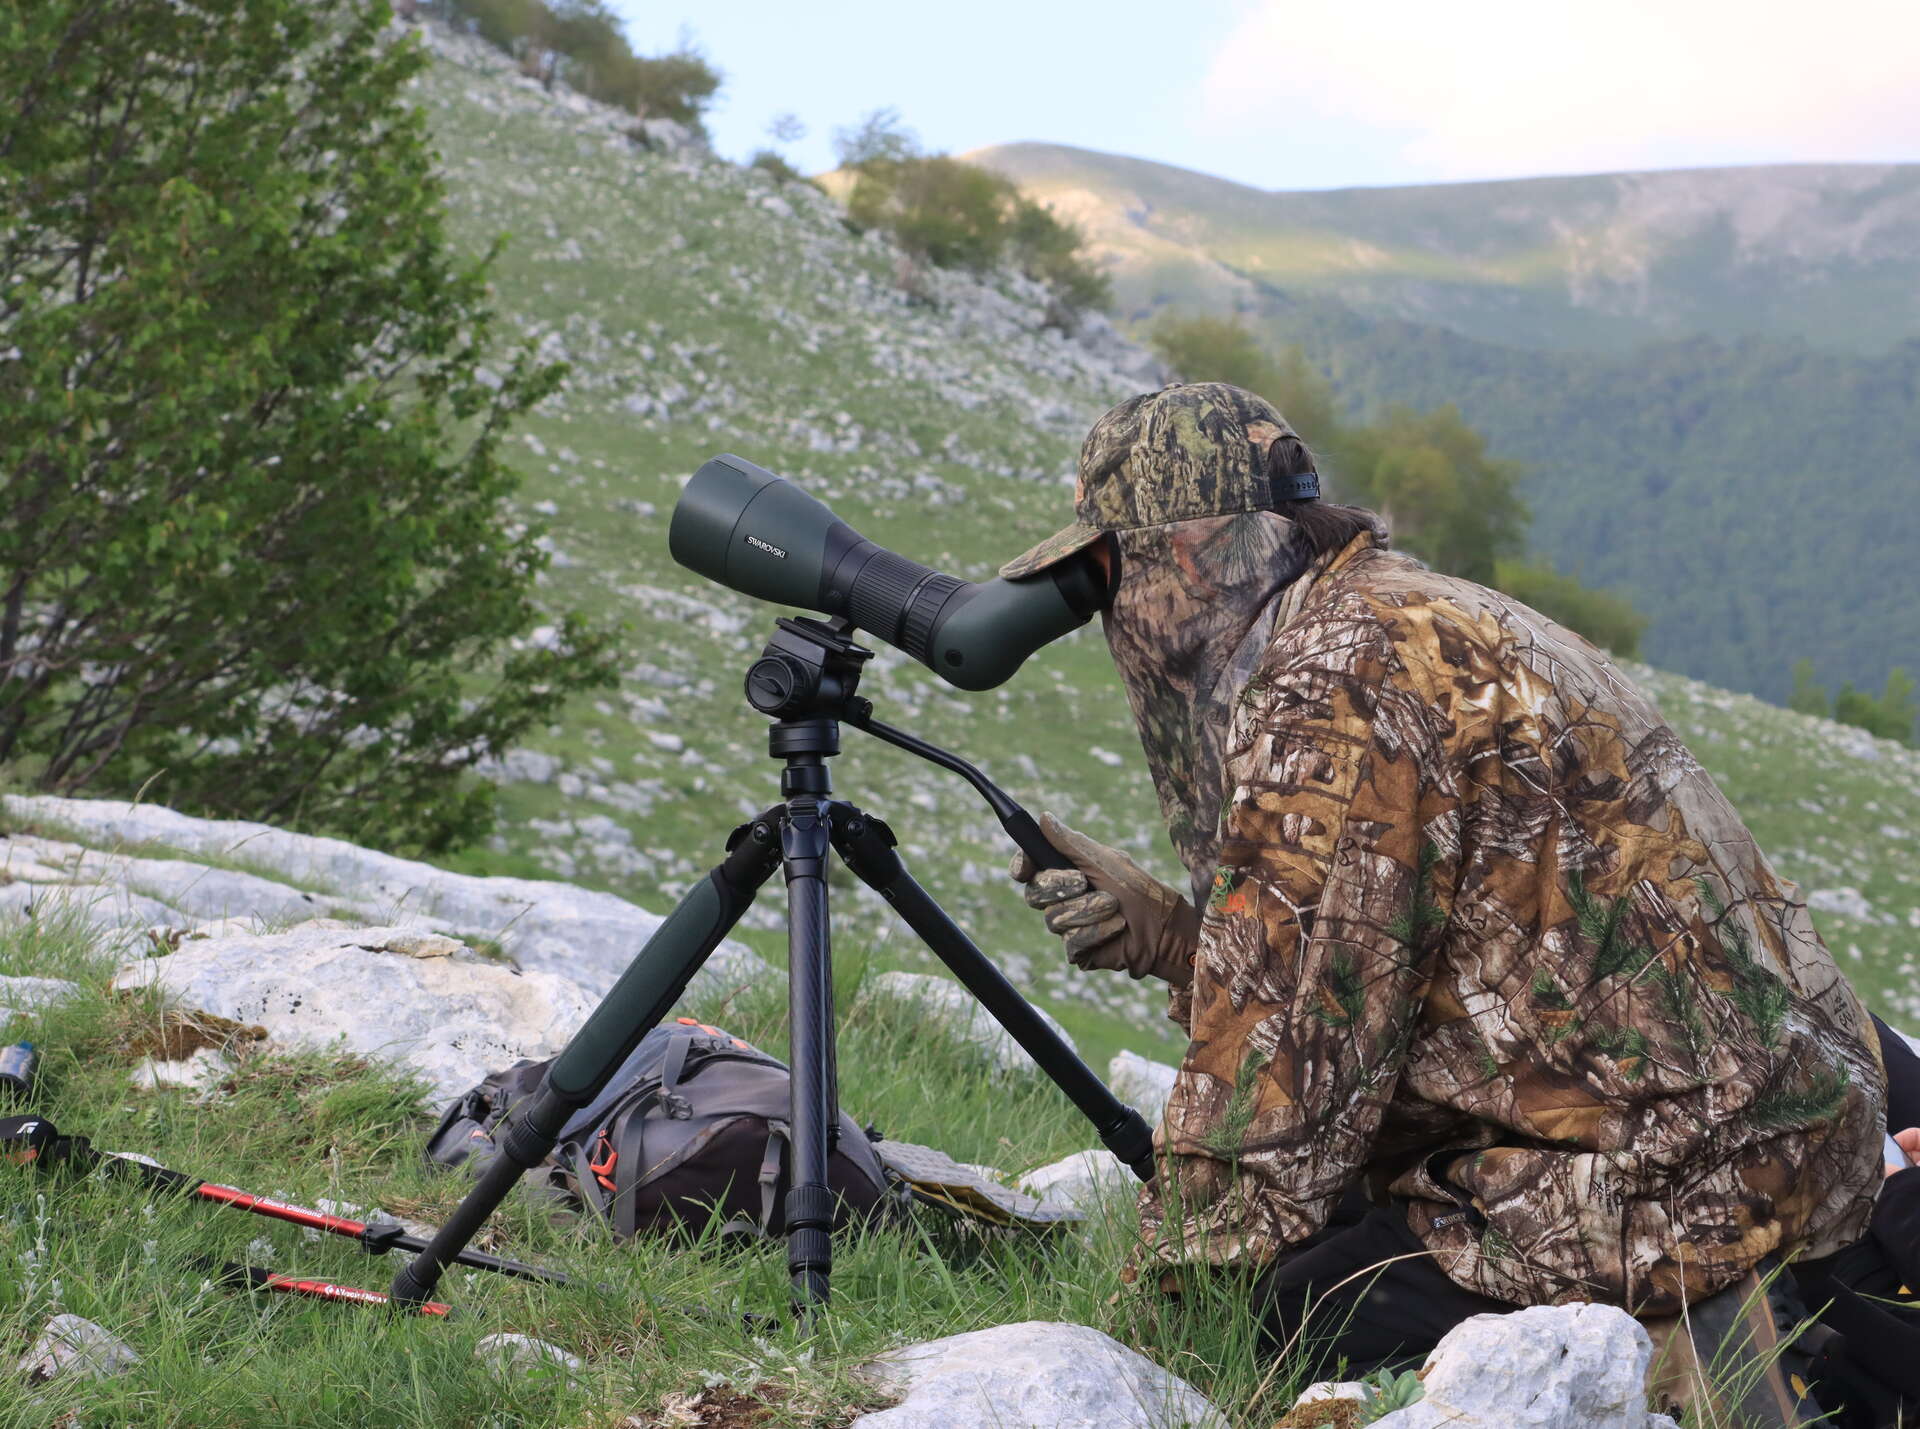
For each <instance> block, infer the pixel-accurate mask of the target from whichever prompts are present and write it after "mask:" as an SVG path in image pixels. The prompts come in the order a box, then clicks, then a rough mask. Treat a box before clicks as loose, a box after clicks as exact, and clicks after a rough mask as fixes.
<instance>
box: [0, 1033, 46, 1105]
mask: <svg viewBox="0 0 1920 1429" xmlns="http://www.w3.org/2000/svg"><path fill="white" fill-rule="evenodd" d="M39 1060H40V1054H39V1053H38V1052H36V1051H34V1050H33V1043H31V1042H15V1043H14V1044H13V1045H12V1046H11V1047H0V1096H13V1097H18V1098H20V1099H21V1100H23V1101H24V1100H25V1099H26V1095H27V1093H28V1092H29V1091H31V1090H32V1088H33V1068H34V1064H35V1063H37V1062H38V1061H39Z"/></svg>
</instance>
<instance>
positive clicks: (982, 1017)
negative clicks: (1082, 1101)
mask: <svg viewBox="0 0 1920 1429" xmlns="http://www.w3.org/2000/svg"><path fill="white" fill-rule="evenodd" d="M872 990H873V993H874V995H875V996H878V997H891V998H895V999H897V1000H899V1001H902V1002H908V1003H912V1004H914V1005H915V1006H917V1007H919V1008H920V1009H921V1010H922V1011H924V1012H925V1013H926V1014H927V1015H928V1016H929V1017H932V1018H934V1019H936V1020H937V1021H940V1022H942V1023H944V1024H945V1025H946V1026H947V1027H948V1029H949V1030H951V1031H952V1032H953V1033H954V1035H955V1036H956V1037H958V1038H959V1039H960V1040H961V1041H962V1042H965V1043H967V1044H968V1045H970V1046H973V1047H977V1048H979V1050H980V1051H981V1053H982V1054H983V1055H984V1056H986V1057H987V1059H988V1060H989V1061H991V1062H992V1063H993V1064H994V1066H996V1067H998V1068H999V1069H1001V1070H1002V1071H1033V1070H1036V1069H1035V1067H1034V1065H1033V1061H1032V1059H1031V1058H1029V1057H1028V1056H1027V1054H1026V1052H1025V1050H1024V1049H1022V1047H1021V1046H1020V1044H1019V1043H1018V1042H1016V1041H1014V1040H1013V1034H1012V1033H1010V1032H1008V1031H1007V1029H1006V1028H1004V1027H1002V1026H1001V1025H1000V1024H999V1023H998V1022H996V1021H994V1018H993V1014H992V1013H990V1012H988V1011H987V1009H986V1008H984V1007H982V1006H981V1005H980V1004H979V1003H978V1002H976V1001H975V1000H974V998H973V994H971V993H969V992H968V991H967V990H966V989H965V988H963V987H961V986H960V985H959V984H958V983H955V982H949V981H948V980H947V979H945V978H939V977H933V976H931V975H929V974H927V973H908V972H886V973H881V974H880V976H879V977H877V978H875V979H874V980H873V984H872ZM1036 1010H1039V1009H1036ZM1040 1016H1041V1019H1042V1020H1043V1021H1045V1022H1046V1024H1047V1025H1048V1026H1049V1027H1051V1028H1053V1030H1054V1031H1055V1032H1058V1033H1059V1034H1060V1036H1061V1038H1062V1040H1064V1041H1065V1042H1066V1044H1067V1045H1068V1046H1069V1047H1071V1046H1073V1039H1072V1038H1070V1037H1068V1036H1067V1031H1066V1029H1065V1028H1064V1027H1062V1026H1061V1025H1060V1024H1059V1023H1058V1022H1056V1021H1054V1020H1053V1017H1052V1016H1051V1015H1050V1014H1049V1013H1047V1012H1045V1011H1044V1010H1040Z"/></svg>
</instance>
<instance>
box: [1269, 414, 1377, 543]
mask: <svg viewBox="0 0 1920 1429" xmlns="http://www.w3.org/2000/svg"><path fill="white" fill-rule="evenodd" d="M1313 469H1314V463H1313V452H1312V451H1311V450H1310V449H1309V448H1308V446H1307V444H1306V443H1305V442H1303V441H1301V440H1300V438H1298V437H1296V436H1295V435H1293V433H1291V432H1288V433H1285V434H1284V435H1282V436H1278V437H1275V438H1274V439H1273V441H1272V443H1271V444H1270V445H1269V446H1268V447H1267V474H1268V475H1269V476H1304V475H1305V474H1306V473H1307V472H1310V471H1312V470H1313ZM1273 509H1274V511H1275V512H1277V513H1278V514H1280V515H1282V516H1284V517H1286V518H1287V520H1289V521H1291V522H1293V524H1294V525H1295V526H1297V527H1299V528H1300V534H1301V536H1302V537H1303V538H1304V539H1305V541H1306V543H1307V545H1308V546H1309V547H1310V548H1312V551H1313V554H1314V555H1315V556H1316V557H1319V556H1324V555H1326V554H1327V552H1329V551H1338V550H1342V549H1344V548H1345V547H1346V544H1347V543H1348V542H1349V541H1351V540H1352V539H1353V538H1354V537H1355V536H1358V535H1359V534H1360V533H1361V532H1362V531H1371V532H1373V533H1374V536H1375V537H1376V539H1378V538H1379V537H1380V536H1381V534H1382V532H1384V531H1385V529H1386V527H1385V523H1383V522H1382V521H1381V520H1380V518H1379V517H1378V516H1377V515H1375V514H1374V513H1373V512H1371V511H1368V510H1367V509H1366V508H1365V507H1362V506H1342V505H1340V504H1339V503H1338V502H1333V501H1320V500H1317V499H1316V500H1310V501H1282V502H1281V503H1280V504H1279V505H1277V506H1275V507H1274V508H1273ZM1382 544H1383V545H1384V544H1385V542H1384V541H1382Z"/></svg>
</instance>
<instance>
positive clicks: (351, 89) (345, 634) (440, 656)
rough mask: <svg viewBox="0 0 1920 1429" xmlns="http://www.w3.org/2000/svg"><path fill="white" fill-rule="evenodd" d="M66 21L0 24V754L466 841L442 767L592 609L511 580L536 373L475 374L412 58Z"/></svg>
mask: <svg viewBox="0 0 1920 1429" xmlns="http://www.w3.org/2000/svg"><path fill="white" fill-rule="evenodd" d="M89 15H97V6H96V5H95V4H93V3H91V0H42V3H39V4H35V5H33V6H30V7H26V8H25V9H21V8H15V9H12V10H10V11H7V12H5V18H0V95H4V96H6V98H5V99H4V100H0V191H4V192H5V193H6V195H7V210H8V222H9V225H10V236H11V239H12V241H11V242H10V243H9V244H8V245H7V247H6V249H5V251H4V253H0V292H5V293H6V294H7V295H8V297H7V301H6V305H5V306H4V307H0V353H4V354H6V355H7V357H8V359H10V360H5V361H0V410H4V411H5V412H6V413H7V419H6V421H5V422H4V423H0V481H4V483H5V491H6V500H5V501H4V502H0V592H4V594H3V595H0V763H11V762H15V761H22V762H24V763H25V764H26V766H27V767H29V768H32V769H33V770H34V771H35V783H36V785H37V786H38V787H40V788H43V789H46V790H50V791H54V792H60V793H74V792H79V791H81V790H89V791H94V792H102V791H108V790H111V791H116V792H132V791H134V790H137V789H140V788H142V787H143V786H145V785H146V784H147V783H148V781H149V780H154V781H157V782H155V784H154V789H155V795H156V797H161V798H165V799H166V800H168V801H169V802H171V803H173V804H175V805H176V806H179V807H182V808H185V809H188V810H191V811H193V812H198V813H205V814H213V815H222V816H238V817H246V818H258V819H271V820H275V821H278V822H282V823H290V824H293V825H296V826H300V827H305V828H308V829H323V830H327V831H335V832H341V833H346V834H349V835H360V836H362V837H366V838H369V839H372V840H375V841H378V842H379V843H381V844H382V845H383V846H387V847H395V846H400V847H409V848H420V849H434V848H440V847H445V846H447V845H450V844H453V843H457V842H460V841H463V840H467V839H471V838H473V837H475V836H477V835H478V834H479V833H481V832H484V831H485V829H486V828H487V827H488V826H489V825H490V822H491V817H492V808H493V805H492V792H491V786H488V785H483V784H480V783H479V782H478V781H475V780H472V779H470V778H468V777H467V771H469V770H470V769H471V768H472V766H473V765H474V763H475V762H477V761H478V760H479V759H481V758H483V757H485V756H486V755H488V754H489V753H492V752H495V751H499V750H503V749H505V748H507V747H508V746H510V745H512V744H513V743H514V742H515V741H516V740H517V739H518V738H519V736H520V735H521V734H522V732H523V731H525V730H527V729H529V728H531V727H534V726H537V725H544V724H545V723H547V722H548V721H549V720H550V719H551V718H552V717H553V716H554V714H555V713H557V712H558V710H559V709H560V708H561V706H562V705H563V704H564V702H565V701H566V699H567V698H568V697H569V696H570V695H571V694H572V693H573V692H575V691H578V690H581V689H584V688H589V687H595V686H601V685H606V684H610V683H611V682H612V678H613V676H612V666H611V659H610V655H609V647H610V643H611V637H610V634H609V633H608V632H604V631H597V630H593V629H591V628H589V627H588V626H587V625H586V624H585V623H584V622H583V621H582V620H580V619H579V618H577V617H576V616H573V615H571V614H563V615H561V616H559V617H558V618H555V617H553V616H550V615H546V614H544V613H543V612H542V611H541V610H540V608H539V607H538V606H537V605H536V604H535V602H534V582H535V579H536V577H537V576H538V575H539V573H540V571H541V570H542V569H543V568H544V566H545V565H546V559H547V558H546V556H545V555H544V554H543V553H542V552H541V551H540V549H539V548H538V545H537V544H536V543H537V540H538V537H539V535H540V533H539V531H537V530H529V529H527V528H526V527H523V526H520V525H518V524H516V521H515V518H514V514H513V512H512V510H511V508H510V505H509V502H510V501H511V498H512V496H513V494H514V491H515V489H516V487H517V485H518V482H517V479H516V477H515V476H514V474H513V472H512V471H511V470H510V469H509V468H508V467H506V466H505V465H504V464H503V463H502V462H501V461H500V459H499V456H498V447H499V443H500V441H501V439H502V437H503V436H504V434H505V431H506V429H507V428H508V426H509V425H510V424H511V422H512V420H513V419H514V418H515V417H516V416H518V415H519V414H521V413H523V412H525V411H526V410H528V409H529V408H530V407H531V406H533V404H534V403H536V402H538V401H539V400H540V399H541V398H543V397H544V396H546V395H547V394H548V393H550V392H552V391H553V390H554V389H555V387H556V385H557V384H558V382H559V380H560V377H561V375H562V371H561V369H559V368H557V367H543V366H540V365H537V364H536V363H535V362H534V361H533V360H532V358H531V355H530V354H529V353H528V352H527V351H526V350H524V349H523V350H522V351H521V353H520V354H519V355H518V356H517V357H514V358H512V360H510V361H509V362H507V363H505V364H504V371H503V372H502V373H500V374H498V375H496V374H495V373H492V372H489V371H487V370H486V369H485V368H483V367H482V365H481V363H482V359H483V358H484V357H486V356H487V355H488V353H489V349H490V348H491V347H492V346H493V343H492V332H493V322H492V315H491V314H490V312H489V311H488V309H487V307H486V283H487V266H488V265H487V263H486V262H481V263H478V264H472V263H466V262H463V261H460V260H457V259H456V258H455V257H454V256H453V253H452V251H451V248H450V246H449V243H448V240H447V238H446V235H445V232H444V223H445V216H444V215H445V205H444V201H443V194H442V188H441V183H440V180H439V179H438V177H437V176H436V175H435V172H434V161H433V155H432V152H431V150H430V149H429V147H428V145H427V140H426V134H425V128H424V123H425V121H424V119H423V118H422V116H421V115H420V114H419V112H418V111H417V110H416V109H415V108H414V106H413V104H412V102H411V100H410V97H409V95H408V86H409V83H410V81H411V80H412V78H413V76H414V75H416V74H417V73H418V72H419V71H420V69H421V68H422V66H423V65H424V64H425V63H426V57H425V52H424V51H423V50H422V48H421V46H420V45H419V44H418V43H417V42H409V43H405V44H399V45H395V44H391V43H389V42H388V40H387V38H386V36H385V33H384V30H385V15H384V7H379V6H364V5H361V4H359V3H357V0H337V2H336V3H333V4H324V3H322V4H315V3H309V0H201V3H199V4H197V5H194V6H165V5H154V6H136V7H132V8H131V9H129V10H128V11H127V12H126V17H125V18H123V20H122V21H121V22H119V23H116V24H114V25H110V26H104V27H96V28H94V29H93V30H91V31H90V32H89V33H90V34H91V38H90V39H89V41H88V43H86V44H84V45H76V44H74V43H73V42H72V36H73V35H74V34H75V33H78V32H79V31H78V29H77V28H76V27H79V26H82V25H83V23H85V22H86V21H87V17H88V16H89ZM105 112H112V113H113V114H115V115H116V116H118V117H117V118H116V120H115V122H114V124H112V125H104V124H102V123H101V122H100V115H101V114H102V113H105ZM543 619H544V620H548V621H551V623H552V624H553V625H554V626H555V627H556V633H555V635H554V637H553V638H552V639H551V640H542V641H540V642H526V641H523V640H522V638H521V637H523V636H525V635H526V634H527V633H528V632H529V631H530V630H531V629H532V628H533V627H534V626H535V625H536V624H537V623H539V622H541V621H542V620H543Z"/></svg>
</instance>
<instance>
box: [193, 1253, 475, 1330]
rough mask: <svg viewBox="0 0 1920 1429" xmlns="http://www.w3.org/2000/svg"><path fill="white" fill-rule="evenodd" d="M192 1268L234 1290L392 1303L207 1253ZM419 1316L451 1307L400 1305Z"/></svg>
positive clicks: (449, 1310) (433, 1303) (434, 1302)
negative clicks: (224, 1259) (218, 1258)
mask: <svg viewBox="0 0 1920 1429" xmlns="http://www.w3.org/2000/svg"><path fill="white" fill-rule="evenodd" d="M191 1263H192V1265H193V1268H194V1269H195V1270H200V1271H204V1272H206V1273H207V1274H208V1275H210V1276H212V1277H213V1279H214V1280H215V1281H216V1282H217V1283H219V1284H221V1285H228V1286H232V1287H233V1288H234V1289H236V1290H264V1291H266V1292H268V1293H269V1294H274V1295H294V1296H299V1297H301V1298H304V1299H308V1300H331V1301H332V1302H333V1303H334V1304H336V1305H370V1306H378V1307H382V1308H384V1307H388V1306H391V1305H392V1304H393V1297H392V1296H391V1295H387V1294H383V1293H382V1292H381V1291H378V1290H361V1289H359V1288H357V1287H355V1286H352V1285H337V1284H335V1283H334V1282H333V1281H331V1280H301V1279H299V1278H297V1277H295V1276H292V1275H282V1274H280V1272H279V1271H277V1270H267V1269H264V1268H262V1267H261V1266H258V1265H239V1264H236V1263H235V1262H233V1261H225V1262H221V1261H217V1260H214V1259H213V1258H212V1257H211V1256H201V1257H199V1258H198V1259H196V1260H194V1261H193V1262H191ZM401 1308H403V1309H406V1310H408V1311H410V1312H413V1313H416V1314H421V1315H435V1316H439V1317H440V1318H442V1319H445V1318H446V1317H447V1316H449V1315H451V1314H453V1306H451V1305H445V1304H442V1303H441V1302H440V1301H438V1300H423V1301H421V1302H420V1303H419V1304H418V1305H407V1306H403V1307H401Z"/></svg>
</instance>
